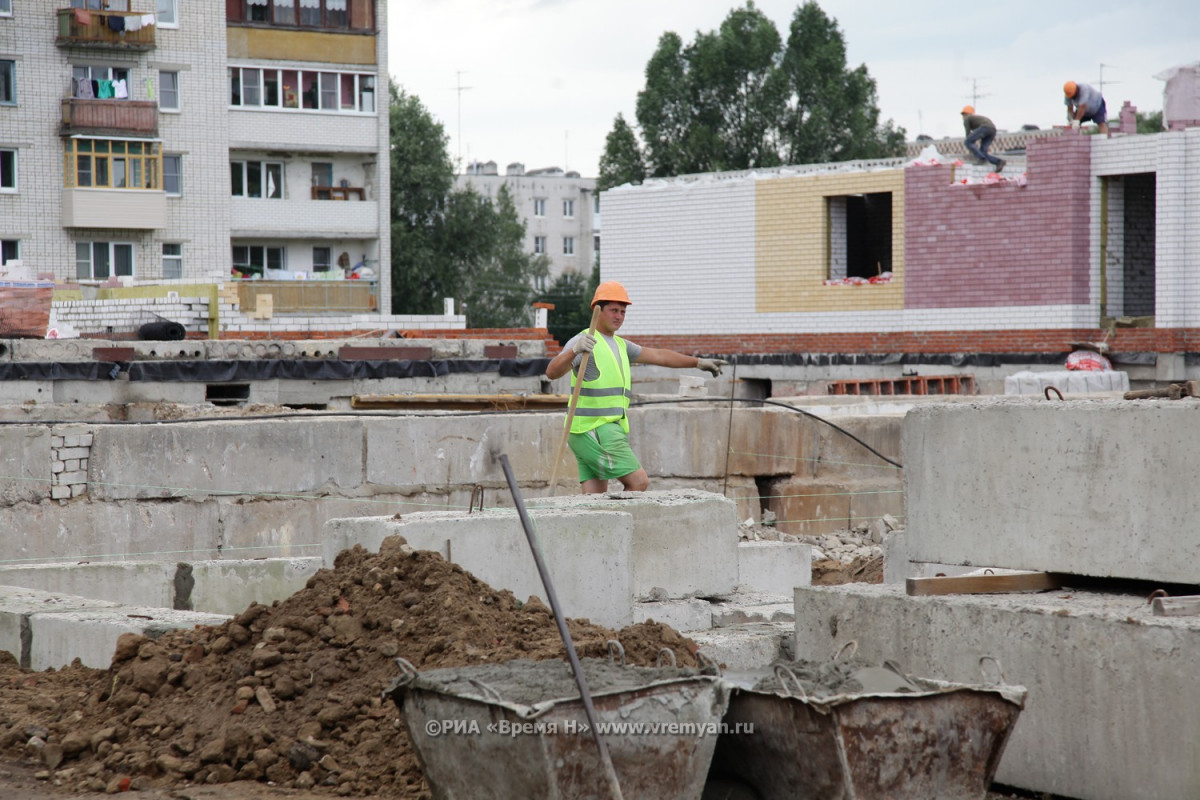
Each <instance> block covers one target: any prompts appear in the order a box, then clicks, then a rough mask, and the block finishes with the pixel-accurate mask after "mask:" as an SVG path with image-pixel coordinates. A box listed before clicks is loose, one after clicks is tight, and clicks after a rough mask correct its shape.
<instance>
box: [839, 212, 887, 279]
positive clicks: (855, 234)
mask: <svg viewBox="0 0 1200 800" xmlns="http://www.w3.org/2000/svg"><path fill="white" fill-rule="evenodd" d="M825 207H826V219H827V220H829V226H830V230H829V262H828V267H827V270H828V275H829V277H830V278H831V279H838V278H847V277H850V278H874V277H875V276H876V275H879V274H881V273H884V272H890V271H891V269H892V194H891V192H874V193H871V194H852V195H831V196H829V197H826V198H825Z"/></svg>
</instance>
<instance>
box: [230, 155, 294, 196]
mask: <svg viewBox="0 0 1200 800" xmlns="http://www.w3.org/2000/svg"><path fill="white" fill-rule="evenodd" d="M229 183H230V186H231V187H232V188H233V196H234V197H260V198H265V199H267V200H282V199H283V164H280V163H276V162H273V161H232V162H230V164H229Z"/></svg>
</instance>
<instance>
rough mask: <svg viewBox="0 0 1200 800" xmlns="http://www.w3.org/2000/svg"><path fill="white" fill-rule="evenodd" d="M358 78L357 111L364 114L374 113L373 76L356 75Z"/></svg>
mask: <svg viewBox="0 0 1200 800" xmlns="http://www.w3.org/2000/svg"><path fill="white" fill-rule="evenodd" d="M355 77H356V78H358V110H359V111H361V112H363V113H364V114H374V113H375V76H374V75H356V76H355Z"/></svg>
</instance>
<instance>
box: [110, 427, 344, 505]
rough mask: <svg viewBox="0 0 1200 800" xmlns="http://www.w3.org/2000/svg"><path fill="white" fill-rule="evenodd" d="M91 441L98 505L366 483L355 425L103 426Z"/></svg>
mask: <svg viewBox="0 0 1200 800" xmlns="http://www.w3.org/2000/svg"><path fill="white" fill-rule="evenodd" d="M230 425H233V426H234V427H235V428H236V431H235V432H233V433H232V435H231V431H230ZM94 437H95V438H94V440H93V444H92V449H91V456H90V466H91V480H92V481H93V484H94V485H93V491H92V494H93V496H95V497H97V498H98V499H105V500H119V499H125V498H152V497H175V496H178V495H179V493H180V492H187V493H189V494H190V495H192V496H197V495H204V494H206V493H215V494H220V493H222V492H238V493H242V492H245V493H255V494H273V493H280V494H294V493H296V492H311V491H317V490H321V489H328V488H330V487H357V486H359V485H361V484H362V479H363V467H362V448H363V426H362V423H361V422H360V421H358V420H355V419H339V418H323V419H316V420H305V421H302V422H301V421H297V420H258V421H241V422H229V421H226V422H187V423H179V424H171V425H122V426H105V427H98V428H97V429H96V430H95V432H94ZM301 454H302V457H301Z"/></svg>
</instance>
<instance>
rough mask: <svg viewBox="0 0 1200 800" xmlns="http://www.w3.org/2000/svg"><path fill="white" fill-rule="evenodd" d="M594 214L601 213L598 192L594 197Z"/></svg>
mask: <svg viewBox="0 0 1200 800" xmlns="http://www.w3.org/2000/svg"><path fill="white" fill-rule="evenodd" d="M592 213H593V214H599V213H600V193H599V192H596V193H595V194H593V195H592Z"/></svg>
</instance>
